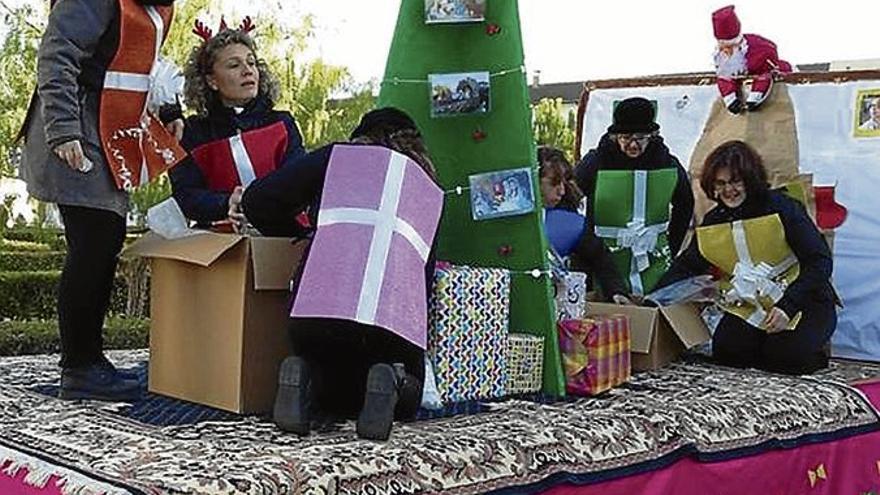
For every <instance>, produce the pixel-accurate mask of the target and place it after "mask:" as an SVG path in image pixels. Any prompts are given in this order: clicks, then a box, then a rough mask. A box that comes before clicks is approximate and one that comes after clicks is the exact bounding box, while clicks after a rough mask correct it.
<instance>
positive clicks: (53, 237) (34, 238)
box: [3, 227, 65, 250]
mask: <svg viewBox="0 0 880 495" xmlns="http://www.w3.org/2000/svg"><path fill="white" fill-rule="evenodd" d="M3 238H4V239H8V240H10V241H24V242H33V243H37V244H45V245H47V246H49V247H51V248H52V249H53V250H63V249H64V246H65V242H64V232H63V231H62V230H60V229H38V228H35V227H15V228H12V229H8V230H5V231H4V232H3Z"/></svg>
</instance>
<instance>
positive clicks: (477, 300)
mask: <svg viewBox="0 0 880 495" xmlns="http://www.w3.org/2000/svg"><path fill="white" fill-rule="evenodd" d="M509 306H510V273H509V272H508V271H507V270H500V269H491V268H468V267H448V268H443V269H438V270H437V271H436V273H435V276H434V294H433V298H432V301H431V312H430V324H429V329H430V330H429V337H428V352H429V353H430V355H431V357H432V361H433V364H434V374H435V376H436V378H437V388H438V389H439V390H440V396H441V398H442V399H443V402H444V403H449V402H460V401H465V400H474V399H488V398H493V397H500V396H502V395H505V384H506V383H505V382H506V380H507V376H506V370H507V368H506V366H505V348H506V344H507V323H508V315H509Z"/></svg>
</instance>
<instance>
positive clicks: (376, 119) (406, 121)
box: [350, 107, 419, 139]
mask: <svg viewBox="0 0 880 495" xmlns="http://www.w3.org/2000/svg"><path fill="white" fill-rule="evenodd" d="M403 129H412V130H414V131H418V130H419V129H418V127H416V123H415V122H414V121H413V119H411V118H410V116H409V115H407V114H406V113H405V112H404V111H402V110H399V109H397V108H394V107H384V108H377V109H375V110H370V111H369V112H367V113H366V114H364V116H363V117H361V122H360V123H359V124H358V126H357V127H356V128H355V129H354V130H353V131H351V136H350V138H351V139H354V138H356V137H358V136H375V135H377V134H391V133H392V132H395V131H399V130H403Z"/></svg>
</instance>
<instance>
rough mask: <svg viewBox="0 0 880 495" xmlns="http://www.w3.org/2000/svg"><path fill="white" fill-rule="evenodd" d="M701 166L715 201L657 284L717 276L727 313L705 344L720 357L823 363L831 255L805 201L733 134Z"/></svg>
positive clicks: (745, 363) (831, 318) (777, 364)
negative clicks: (772, 184) (774, 185)
mask: <svg viewBox="0 0 880 495" xmlns="http://www.w3.org/2000/svg"><path fill="white" fill-rule="evenodd" d="M703 170H704V173H703V177H702V178H701V180H700V186H701V187H702V188H703V191H705V193H706V196H707V197H709V198H712V199H714V200H715V201H716V202H717V203H718V205H717V206H716V207H715V208H713V209H712V210H710V211H709V212H708V213H707V214H706V217H705V218H704V219H703V224H702V226H700V227H699V228H698V229H697V233H696V236H695V238H694V240H693V241H692V242H691V244H690V246H688V248H687V249H686V250H685V251H684V252H683V253H682V254H681V256H679V257H678V258H676V259H675V261H674V263H673V265H672V267H671V268H670V270H669V271H668V272H667V273H666V275H665V276H664V277H663V278H662V280H661V281H660V283H659V286H661V287H662V286H666V285H669V284H671V283H673V282H676V281H678V280H682V279H684V278H687V277H691V276H696V275H700V274H705V273H710V272H711V273H715V274H716V275H719V276H720V278H721V289H722V298H721V300H720V302H719V305H720V306H721V307H722V309H723V310H724V311H725V315H724V317H723V318H722V319H721V321H720V323H719V324H718V326H717V328H716V329H715V333H714V335H713V339H712V348H713V354H714V356H715V358H716V359H717V361H718V362H720V363H722V364H727V365H731V366H738V367H758V368H763V369H767V370H770V371H776V372H781V373H790V374H801V373H811V372H813V371H815V370H817V369H820V368H823V367H825V366H827V364H828V356H827V354H826V352H825V351H824V347H825V345H826V344H827V343H828V341H829V339H830V338H831V334H832V333H833V332H834V329H835V327H836V325H837V313H836V311H835V307H834V305H835V296H834V291H833V289H832V287H831V282H830V280H831V269H832V258H831V252H830V251H829V249H828V245H827V244H826V243H825V240H824V239H823V238H822V236H821V234H820V233H819V231H818V229H817V228H816V226H815V225H814V223H813V221H812V220H811V219H810V217H809V216H808V215H807V212H806V210H805V209H804V207H803V205H802V204H800V203H799V202H797V201H795V200H793V199H791V198H789V197H788V196H785V195H783V194H782V193H780V192H778V191H772V190H769V189H768V186H767V175H766V171H765V170H764V167H763V165H762V163H761V158H760V156H758V155H757V153H755V151H754V150H753V149H752V148H751V147H749V146H748V145H747V144H745V143H743V142H741V141H731V142H728V143H725V144H723V145H721V146H719V147H718V148H717V149H716V150H715V151H713V152H712V153H711V154H710V155H709V157H708V158H707V159H706V164H705V167H704V169H703Z"/></svg>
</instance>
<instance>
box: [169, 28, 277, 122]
mask: <svg viewBox="0 0 880 495" xmlns="http://www.w3.org/2000/svg"><path fill="white" fill-rule="evenodd" d="M235 44H240V45H244V46H246V47H248V48H249V49H250V50H251V51H252V52H253V53H254V55H256V53H257V45H256V43H254V40H253V38H251V36H250V35H249V34H248V33H247V32H246V31H244V30H238V29H224V30H223V31H220V32H219V33H217V35H216V36H214V37H212V38H211V39H209V40H208V41H206V42H204V43H202V44H201V45H199V46H196V47H195V48H193V50H192V52H191V53H190V55H189V59H188V60H187V63H186V67H185V68H184V70H183V75H184V77H185V78H186V83H185V84H184V87H183V100H184V103H186V106H187V108H189V109H190V110H193V111H195V112H196V113H197V114H199V115H200V116H204V115H207V114H208V109H209V108H211V107H212V106H213V105H215V104H216V103H217V101H218V95H217V91H215V90H213V89H211V87H210V86H208V74H210V73H211V68H212V67H213V65H214V61H215V60H216V58H217V52H219V51H220V50H222V49H223V48H225V47H227V46H229V45H235ZM257 70H258V71H259V73H260V87H259V93H258V95H260V96H266V97H267V98H268V99H269V101H270V102H271V103H274V102H276V101H278V95H279V93H280V85H279V83H278V79H277V78H276V77H275V75H274V74H272V72H271V71H270V70H269V66H268V65H267V64H266V61H265V60H263V59H261V58H259V57H257Z"/></svg>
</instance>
